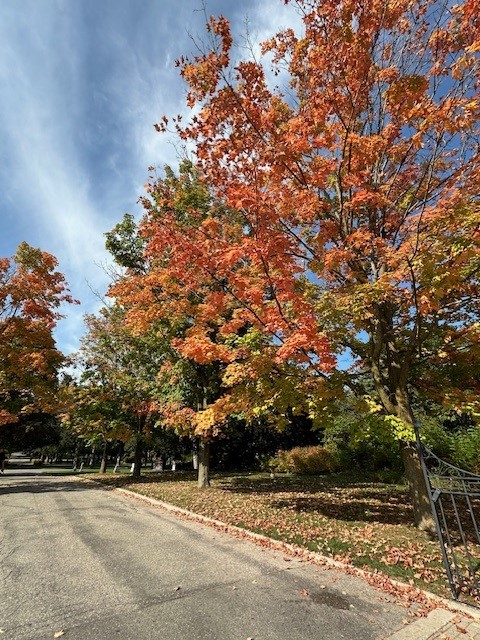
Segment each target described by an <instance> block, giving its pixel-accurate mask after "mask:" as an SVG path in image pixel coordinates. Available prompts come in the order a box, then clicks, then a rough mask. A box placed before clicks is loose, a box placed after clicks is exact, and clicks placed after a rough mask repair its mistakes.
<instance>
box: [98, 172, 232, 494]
mask: <svg viewBox="0 0 480 640" xmlns="http://www.w3.org/2000/svg"><path fill="white" fill-rule="evenodd" d="M142 204H143V206H144V208H145V216H144V218H143V219H142V221H141V223H140V225H139V228H137V227H136V225H135V223H134V220H133V218H132V217H131V216H129V215H126V216H124V218H123V220H122V222H121V223H119V224H118V225H116V227H115V228H114V229H113V230H112V231H111V232H109V233H107V234H106V237H107V243H106V245H107V248H108V249H109V250H110V252H111V253H112V255H113V257H114V259H115V261H116V262H117V264H118V265H120V266H121V267H123V268H124V272H123V274H121V275H119V277H118V278H116V281H115V282H114V283H113V284H112V286H111V287H110V290H109V295H110V296H112V297H114V298H115V299H116V300H117V301H118V302H119V303H120V304H121V305H122V306H123V307H124V308H125V310H126V324H127V326H128V327H129V329H130V330H131V331H132V332H133V333H134V334H135V335H137V336H140V335H142V334H145V333H148V332H152V331H153V332H154V333H155V334H156V335H157V337H158V339H159V342H160V343H161V344H163V345H164V349H165V350H164V356H165V360H164V362H163V363H162V370H161V375H162V377H163V379H168V380H169V381H170V383H169V384H168V385H166V387H164V392H163V400H162V405H163V407H162V410H161V416H162V420H163V423H164V425H165V426H167V427H169V428H171V429H174V430H175V431H177V433H179V434H181V435H186V434H189V435H190V436H191V437H192V438H194V439H196V440H197V441H198V462H199V466H198V484H199V486H201V487H206V486H208V485H209V467H210V440H211V438H212V437H215V435H217V434H218V431H219V426H220V425H219V424H218V423H217V422H216V420H215V416H213V415H211V414H209V412H208V409H209V406H210V405H211V404H212V403H213V402H214V401H216V400H217V399H218V398H219V395H220V389H219V385H220V370H221V368H222V366H223V365H224V358H223V356H224V354H225V353H226V352H227V349H226V348H225V346H224V345H222V339H221V337H220V336H219V335H218V333H217V326H216V324H215V323H210V325H209V336H210V338H209V342H208V344H209V350H208V353H207V352H206V351H205V350H203V349H202V345H201V344H199V338H198V336H197V335H196V333H195V331H196V325H197V321H196V318H199V317H201V318H202V319H203V321H204V322H206V323H208V317H206V316H205V310H206V309H208V304H207V301H208V300H209V299H210V297H211V296H215V291H216V290H217V289H218V285H217V283H216V281H215V280H214V279H212V278H209V277H207V278H206V277H205V276H204V274H202V273H200V274H199V275H200V276H202V279H198V280H197V281H196V285H195V287H194V288H193V287H188V288H185V287H184V278H183V273H182V270H183V266H184V265H183V264H182V263H179V262H177V261H176V259H175V257H176V256H175V254H172V252H171V250H170V247H171V245H172V243H174V240H173V239H171V240H167V239H166V238H162V237H161V235H162V233H163V230H165V229H167V228H168V223H169V222H171V221H172V220H175V222H176V224H177V225H178V229H177V231H178V233H179V234H180V235H181V234H182V229H185V230H188V229H190V228H194V227H197V226H198V224H199V220H201V219H202V218H205V217H206V216H207V215H208V214H207V212H209V211H215V213H214V215H218V216H222V215H225V211H224V207H220V206H219V205H218V204H216V203H215V201H214V199H212V195H211V193H210V192H209V190H208V188H206V187H205V185H203V184H202V183H201V182H200V180H199V178H198V173H197V170H196V168H195V167H194V166H193V165H192V163H190V162H184V163H182V165H181V166H180V170H179V174H178V175H176V174H175V173H174V172H173V171H172V170H171V169H170V168H169V167H166V169H165V176H164V177H163V178H158V179H157V178H155V179H153V177H152V184H151V185H150V187H149V189H148V195H147V196H145V197H144V198H143V199H142ZM162 242H163V243H164V244H162ZM165 242H166V244H165ZM171 258H172V259H171ZM231 306H232V305H231V304H229V305H228V307H231ZM229 312H230V311H229V309H228V308H227V307H225V308H224V309H223V313H224V314H225V313H226V314H227V315H228V313H229ZM167 345H168V346H167Z"/></svg>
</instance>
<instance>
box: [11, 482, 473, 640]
mask: <svg viewBox="0 0 480 640" xmlns="http://www.w3.org/2000/svg"><path fill="white" fill-rule="evenodd" d="M0 513H1V516H2V517H1V519H0V558H1V564H0V629H1V630H2V634H1V635H0V637H1V638H5V639H6V640H43V639H47V638H54V637H55V636H56V634H57V637H65V638H66V640H70V639H71V640H86V639H88V640H107V638H108V639H109V640H110V639H111V638H114V639H115V638H119V639H123V640H150V639H152V640H153V639H158V640H207V639H208V640H247V639H248V638H251V639H253V640H313V639H315V640H323V639H325V640H326V639H328V640H340V639H355V640H377V639H378V640H379V639H380V638H387V637H389V636H390V635H391V634H394V633H397V632H398V633H405V632H408V633H412V634H413V633H414V632H415V629H417V628H418V627H416V626H415V625H417V624H418V623H414V624H410V625H408V626H405V625H404V621H405V618H406V612H405V609H404V608H403V607H402V606H400V605H398V604H395V603H394V602H391V601H389V599H388V596H387V595H386V594H382V593H381V592H379V591H377V590H375V589H373V588H371V587H369V586H368V585H367V584H366V583H365V582H363V581H362V580H360V579H356V578H353V577H351V576H348V575H345V574H344V573H342V572H341V571H338V570H325V569H322V568H319V567H316V566H312V565H310V564H308V563H305V562H301V561H299V560H296V559H292V558H286V557H284V554H282V553H280V552H272V551H271V550H267V549H263V548H260V547H258V546H256V545H254V544H252V543H250V542H246V541H242V540H238V539H236V538H233V537H231V536H229V535H227V534H222V533H219V532H218V531H216V530H214V529H211V528H210V527H208V526H205V525H201V524H198V523H195V522H188V521H185V520H180V519H178V518H176V517H175V516H173V515H171V514H169V513H166V512H164V511H163V510H161V509H157V508H154V507H151V506H149V505H146V504H144V503H142V502H139V501H134V500H132V499H131V498H128V497H124V496H122V495H120V494H119V493H117V492H115V491H106V490H105V489H103V488H99V487H97V486H95V485H92V484H90V483H84V482H81V481H79V480H77V479H75V478H61V477H60V478H58V477H46V476H41V475H39V476H29V477H28V476H3V477H0ZM446 620H447V619H446ZM448 620H449V619H448ZM448 620H447V621H448ZM443 622H445V621H443ZM435 624H436V626H435ZM435 624H432V625H430V627H429V629H428V631H429V633H430V635H431V633H433V631H434V630H435V629H436V628H440V627H439V625H438V624H437V623H435ZM61 632H62V633H63V635H62V636H60V635H59V634H60V633H61ZM417 637H418V638H420V637H422V640H423V638H427V637H428V636H426V635H423V636H415V635H407V636H405V638H406V639H407V640H410V638H411V639H412V640H413V639H414V638H417ZM461 637H463V638H464V640H470V637H469V636H468V635H466V634H463V635H462V636H461ZM471 637H472V638H475V640H477V637H476V636H471ZM436 640H437V638H436Z"/></svg>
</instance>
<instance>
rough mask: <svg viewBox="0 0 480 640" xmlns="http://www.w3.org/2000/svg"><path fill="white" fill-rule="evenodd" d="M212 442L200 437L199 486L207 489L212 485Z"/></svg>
mask: <svg viewBox="0 0 480 640" xmlns="http://www.w3.org/2000/svg"><path fill="white" fill-rule="evenodd" d="M209 472H210V443H209V442H208V441H207V440H205V438H200V442H199V446H198V488H199V489H206V488H207V487H209V486H210V478H209Z"/></svg>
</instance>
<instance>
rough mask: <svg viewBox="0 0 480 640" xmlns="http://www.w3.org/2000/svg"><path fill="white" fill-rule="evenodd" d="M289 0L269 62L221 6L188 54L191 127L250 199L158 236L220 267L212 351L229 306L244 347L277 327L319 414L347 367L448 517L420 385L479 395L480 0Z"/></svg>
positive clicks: (237, 190)
mask: <svg viewBox="0 0 480 640" xmlns="http://www.w3.org/2000/svg"><path fill="white" fill-rule="evenodd" d="M286 4H289V5H290V6H291V9H292V11H296V14H297V16H299V17H300V18H301V25H302V26H301V28H299V29H298V30H297V31H295V30H294V29H292V28H287V29H285V30H283V31H281V32H280V33H278V34H276V35H274V36H273V37H272V38H271V39H270V40H268V41H267V42H265V43H263V45H262V48H261V55H260V57H259V59H256V58H254V57H253V56H252V57H251V58H249V59H243V60H241V59H240V60H234V59H233V56H234V55H235V50H234V49H233V48H232V36H231V32H230V27H229V24H228V21H227V20H226V19H225V18H223V17H220V18H218V19H215V18H212V19H211V20H210V22H209V23H208V27H207V28H208V34H209V38H210V45H206V46H205V50H204V52H203V53H201V54H199V55H198V56H196V57H195V58H193V59H187V58H183V59H181V60H180V61H179V66H180V69H181V74H182V76H183V78H184V79H185V81H186V82H187V84H188V88H189V93H188V105H189V106H190V107H191V108H192V109H195V115H193V116H192V118H191V120H190V122H188V123H186V124H183V122H182V121H180V119H178V120H176V121H175V127H176V130H177V132H178V134H179V136H180V137H181V139H182V140H183V141H184V142H185V143H187V144H193V146H194V148H195V155H196V161H197V163H198V167H199V170H200V173H201V176H202V179H203V180H204V181H205V184H208V185H209V188H210V189H211V190H213V193H214V195H215V197H216V198H217V199H218V200H219V201H221V202H222V203H223V206H224V208H225V211H229V212H233V211H234V212H236V213H235V215H226V216H218V215H215V214H214V213H213V212H205V211H202V212H195V211H194V209H193V207H192V208H191V210H190V212H189V216H190V217H191V218H192V219H193V218H195V217H196V224H194V225H184V226H183V227H182V234H180V233H179V231H180V229H179V225H178V221H177V220H175V217H174V216H171V218H170V220H169V219H168V218H164V219H163V227H162V229H161V230H158V232H157V234H156V239H155V243H152V245H151V250H152V252H153V251H157V252H158V255H162V252H164V251H165V250H166V249H167V248H168V250H169V251H170V260H171V261H174V262H175V264H176V265H177V269H178V273H179V275H180V271H181V282H182V286H183V289H184V291H187V290H188V291H195V290H196V288H197V286H198V284H199V282H201V281H202V280H205V278H211V279H212V280H213V281H215V282H216V283H217V284H218V286H217V288H216V289H215V294H213V290H212V293H211V294H210V295H206V296H205V298H204V315H203V317H199V316H197V317H196V321H195V326H194V327H193V328H192V330H191V336H192V341H191V347H192V353H193V352H194V351H195V349H197V350H198V351H197V353H198V356H196V357H198V359H199V360H201V359H202V358H204V357H209V356H208V354H209V353H210V352H211V351H212V350H213V352H216V351H217V352H218V346H217V344H216V343H215V341H214V340H212V333H211V329H210V327H211V324H212V323H215V322H217V323H218V326H219V327H221V329H219V330H221V332H222V334H223V335H224V336H225V341H224V344H228V339H229V336H233V335H234V334H235V333H237V334H238V332H239V330H241V328H242V327H253V328H254V329H255V330H257V331H259V332H261V333H263V334H265V335H270V336H272V337H273V341H270V342H268V349H269V353H270V354H271V355H272V357H273V359H274V361H276V362H278V363H286V362H287V363H300V364H301V371H302V372H303V375H304V376H305V379H306V380H308V385H307V386H306V387H305V388H306V389H307V391H306V392H307V393H308V394H309V396H310V402H311V404H312V407H313V409H312V410H313V411H315V407H318V410H319V413H320V414H321V411H322V410H323V409H324V408H325V407H327V409H328V402H326V400H327V401H328V398H329V391H328V389H329V387H330V386H331V384H332V382H334V383H335V384H337V385H338V387H337V389H340V388H349V389H350V390H351V392H353V393H355V394H356V395H357V396H358V397H359V398H361V399H362V401H363V402H364V404H365V407H366V408H367V410H368V411H372V412H376V413H378V414H379V415H380V416H381V417H382V419H383V421H384V425H385V429H388V430H390V431H391V432H393V433H394V434H395V437H396V439H397V440H398V441H399V443H400V447H401V452H402V458H403V462H404V465H405V469H406V474H407V477H408V480H409V482H410V486H411V489H412V498H413V505H414V513H415V521H416V523H417V525H418V526H420V527H422V528H431V526H432V522H431V516H430V510H429V503H428V499H427V494H426V491H425V487H424V483H423V478H422V475H421V469H420V465H419V460H418V457H417V455H416V449H415V446H414V438H413V429H412V427H413V424H414V415H413V410H412V403H411V393H412V390H413V389H415V390H416V391H422V392H425V393H427V394H433V395H436V396H439V395H442V396H443V400H444V401H445V402H447V403H450V404H451V405H455V404H456V405H460V404H463V405H465V403H468V402H469V401H471V400H473V399H474V398H476V394H477V393H478V379H479V378H478V362H479V359H478V356H479V322H478V272H479V251H478V249H479V247H478V240H479V219H480V216H479V201H478V194H479V193H480V167H479V155H478V140H479V139H478V134H479V91H478V89H479V58H478V52H479V50H480V20H479V15H480V3H479V2H478V0H463V1H461V2H459V3H456V4H452V3H450V2H446V1H437V0H373V1H372V2H368V3H366V2H363V1H360V0H345V1H344V2H338V1H337V0H297V1H296V2H292V1H289V0H286ZM292 15H293V14H292ZM297 22H298V21H297ZM292 23H295V20H293V21H292ZM167 127H168V121H167V119H166V118H165V119H164V121H163V122H162V123H161V124H160V125H157V129H158V130H164V129H166V128H167ZM232 299H234V300H235V301H236V303H237V304H238V303H240V304H239V305H238V308H237V311H235V312H233V313H232V318H231V321H230V323H225V322H224V321H223V320H222V314H223V310H224V308H225V306H226V305H227V304H228V301H229V300H232ZM193 343H195V344H193ZM272 349H273V354H272ZM345 355H346V356H348V358H349V359H350V361H351V363H352V366H351V367H350V368H349V369H348V370H345V371H342V368H338V367H336V365H335V362H336V359H337V358H338V357H339V356H342V357H345ZM221 357H223V358H224V359H225V361H227V362H228V361H229V359H230V358H231V356H230V355H229V354H223V355H222V356H221ZM258 362H259V364H262V363H264V362H265V358H263V359H259V360H258ZM227 369H228V368H227ZM432 370H433V371H436V372H441V375H440V376H439V378H438V379H440V378H441V386H440V387H438V386H437V384H438V383H437V384H435V385H432V379H431V377H430V371H432ZM460 372H461V374H462V375H461V376H460V375H459V374H460ZM237 374H238V371H237ZM252 375H254V374H252ZM237 377H238V378H239V379H240V378H241V374H239V375H238V376H237ZM366 378H368V380H369V383H368V384H367V385H365V384H363V380H365V379H366ZM315 380H316V381H317V383H315Z"/></svg>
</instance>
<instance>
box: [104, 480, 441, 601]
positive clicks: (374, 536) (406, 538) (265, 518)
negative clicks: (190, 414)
mask: <svg viewBox="0 0 480 640" xmlns="http://www.w3.org/2000/svg"><path fill="white" fill-rule="evenodd" d="M91 477H92V478H93V476H91ZM94 479H95V480H97V481H100V482H102V483H104V484H108V485H112V486H120V487H124V488H127V489H130V490H131V491H134V492H137V493H140V494H142V495H145V496H149V497H152V498H157V499H159V500H163V501H165V502H168V503H170V504H173V505H176V506H179V507H182V508H184V509H188V510H190V511H193V512H195V513H197V514H201V515H204V516H208V517H210V518H215V519H218V520H221V521H223V522H225V523H228V524H232V525H236V526H238V527H242V528H244V529H248V530H250V531H254V532H256V533H262V534H265V535H267V536H269V537H271V538H274V539H276V540H281V541H284V542H288V543H293V544H296V545H299V546H300V547H303V548H305V549H308V550H310V551H317V552H320V553H321V554H323V555H326V556H329V557H331V558H334V559H336V560H340V561H344V562H348V563H349V564H352V565H354V566H356V567H360V568H364V569H367V570H368V571H379V572H381V573H383V574H386V575H388V576H389V577H391V578H395V579H397V580H399V581H402V582H405V583H407V584H410V585H415V586H418V587H420V588H422V589H427V590H428V591H431V592H433V593H437V594H438V595H442V596H446V597H449V596H450V592H449V589H448V585H447V583H446V579H445V573H444V569H443V566H442V562H441V556H440V547H439V543H438V542H437V541H436V540H431V539H430V538H429V537H428V536H427V534H425V533H422V532H420V531H418V530H417V529H416V528H415V527H414V526H413V525H412V521H413V516H412V508H411V506H410V502H409V497H408V493H407V489H406V487H405V486H402V485H391V484H383V483H378V482H366V481H364V480H363V481H361V480H354V479H352V478H351V477H350V478H349V477H347V476H344V475H332V476H314V477H300V476H293V475H285V476H279V477H276V478H274V479H272V478H270V476H269V475H268V474H213V476H212V477H211V488H210V489H206V490H200V489H198V488H197V486H196V478H195V476H194V475H193V474H189V473H184V472H176V473H171V472H164V473H157V474H147V475H145V476H144V477H142V478H141V480H140V481H134V480H133V479H132V477H131V476H128V477H127V476H114V475H112V474H109V475H103V476H95V477H94Z"/></svg>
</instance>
